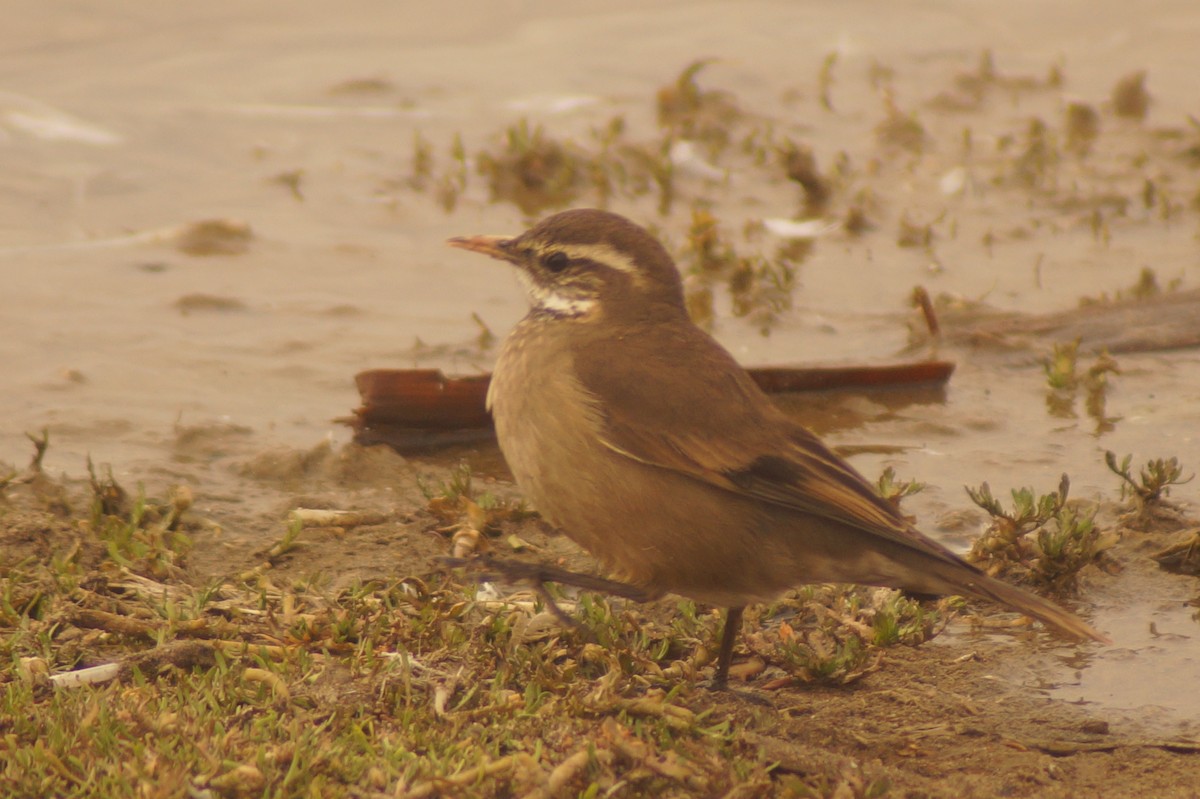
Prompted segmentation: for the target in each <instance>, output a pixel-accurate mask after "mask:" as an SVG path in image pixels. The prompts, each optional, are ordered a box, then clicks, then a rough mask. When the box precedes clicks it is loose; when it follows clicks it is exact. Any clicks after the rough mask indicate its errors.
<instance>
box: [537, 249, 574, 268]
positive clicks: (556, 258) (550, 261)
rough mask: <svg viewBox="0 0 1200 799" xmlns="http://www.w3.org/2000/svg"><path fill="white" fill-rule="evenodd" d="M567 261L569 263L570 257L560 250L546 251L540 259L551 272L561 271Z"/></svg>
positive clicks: (565, 266)
mask: <svg viewBox="0 0 1200 799" xmlns="http://www.w3.org/2000/svg"><path fill="white" fill-rule="evenodd" d="M569 263H571V259H570V258H568V257H567V254H566V253H565V252H562V251H561V250H558V251H556V252H552V253H548V254H547V255H546V257H545V258H543V259H542V264H543V265H544V266H545V267H546V268H547V269H549V270H550V271H551V272H561V271H562V270H564V269H566V268H567V264H569Z"/></svg>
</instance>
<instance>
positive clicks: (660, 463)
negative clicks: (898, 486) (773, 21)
mask: <svg viewBox="0 0 1200 799" xmlns="http://www.w3.org/2000/svg"><path fill="white" fill-rule="evenodd" d="M448 243H449V244H450V245H452V246H454V247H460V248H462V249H465V250H471V251H473V252H480V253H484V254H486V255H490V256H492V257H494V258H499V259H500V260H503V261H508V262H509V263H511V264H514V265H515V266H516V267H517V269H518V274H519V275H520V277H521V278H522V281H523V282H524V284H525V287H526V288H527V290H528V293H529V298H530V301H531V305H532V308H531V309H530V311H529V313H528V315H527V316H525V318H524V319H522V320H521V322H520V323H519V324H518V325H517V326H516V328H515V329H514V330H513V331H512V333H511V334H510V335H509V336H508V339H507V340H506V341H505V342H504V347H503V350H502V351H501V353H500V358H499V360H498V361H497V363H496V367H495V371H494V373H493V376H492V383H491V387H490V390H489V391H488V406H489V407H490V409H491V411H492V415H493V418H494V420H495V425H496V434H497V437H498V438H499V441H500V448H501V450H502V451H503V453H504V457H505V459H506V460H507V461H508V465H509V467H510V468H511V470H512V473H513V476H514V477H515V478H516V481H517V484H518V485H519V486H520V487H521V489H522V490H523V491H524V493H525V494H526V495H527V497H528V498H529V499H530V500H531V501H532V502H533V505H534V507H536V508H537V509H538V510H539V511H540V512H541V513H542V515H543V516H544V517H545V518H546V519H547V520H548V521H549V522H550V523H551V524H553V525H555V526H556V527H558V528H560V529H561V530H562V532H564V533H565V534H566V535H567V536H569V537H570V538H571V539H573V540H574V541H575V542H577V543H578V544H580V545H581V546H582V547H583V548H584V549H586V550H587V551H588V552H590V553H592V555H594V556H595V557H596V558H598V559H599V560H600V561H601V563H602V564H603V565H604V566H605V567H606V568H607V569H608V570H609V572H610V574H611V575H612V576H613V577H614V578H616V579H617V580H620V581H621V582H622V583H625V584H629V585H631V586H633V587H635V588H636V589H640V591H641V592H644V593H645V595H647V596H661V595H663V594H665V593H675V594H680V595H683V596H686V597H689V598H691V599H694V600H697V601H699V602H704V603H708V604H712V605H717V606H721V607H726V608H728V609H729V610H728V613H727V615H726V619H725V628H724V633H723V635H722V641H721V651H720V654H719V656H718V659H717V670H716V675H715V678H714V679H715V682H716V683H717V684H718V685H720V684H723V683H724V681H725V679H726V676H727V674H728V670H729V664H730V660H731V658H732V655H733V645H734V641H735V638H736V636H737V632H738V629H739V627H740V626H741V616H742V610H743V608H744V606H745V605H747V604H748V603H751V602H765V601H770V600H773V599H775V598H777V597H778V596H779V595H780V594H782V593H783V592H785V591H786V590H788V589H789V588H792V587H795V586H796V585H798V584H800V583H807V582H846V583H860V584H864V585H877V586H887V587H892V588H902V589H905V590H908V591H913V592H917V593H922V594H963V595H967V596H972V597H977V598H982V599H989V600H992V601H995V602H999V603H1001V604H1004V605H1008V606H1009V607H1011V608H1014V609H1016V610H1019V611H1021V612H1022V613H1026V614H1028V615H1030V616H1033V617H1034V618H1036V619H1040V620H1041V621H1042V622H1044V623H1046V624H1047V625H1049V626H1051V627H1053V628H1055V629H1057V630H1059V631H1060V632H1062V633H1065V634H1067V635H1069V636H1071V637H1074V638H1091V639H1094V640H1096V641H1107V639H1106V638H1105V637H1104V636H1103V635H1101V634H1100V633H1099V632H1097V631H1096V630H1094V629H1092V628H1091V627H1090V626H1088V625H1087V624H1085V623H1084V622H1083V621H1081V620H1080V619H1078V618H1077V617H1075V616H1074V615H1072V614H1070V613H1068V612H1067V611H1065V610H1063V609H1062V608H1060V607H1058V606H1057V605H1055V604H1053V603H1052V602H1049V601H1047V600H1045V599H1042V598H1041V597H1038V596H1035V595H1034V594H1031V593H1028V592H1026V591H1023V590H1021V589H1019V588H1015V587H1013V586H1011V585H1008V584H1006V583H1003V582H1000V581H998V580H995V579H993V578H991V577H989V576H987V575H986V574H984V573H983V572H982V571H980V570H979V569H978V568H976V567H975V566H973V565H971V564H970V563H968V562H966V561H965V560H963V559H962V558H961V557H959V556H958V555H956V554H955V553H953V552H951V551H950V550H949V549H947V548H946V547H944V546H942V545H941V544H939V543H937V542H935V541H933V540H931V539H929V538H927V537H926V536H924V535H923V534H921V533H920V532H919V531H918V530H917V529H916V528H915V527H913V525H912V524H911V523H909V522H908V521H907V520H906V519H905V518H904V517H903V516H902V515H900V513H899V512H898V510H897V509H896V508H895V507H894V506H893V505H892V504H891V503H890V502H887V501H886V500H884V499H882V498H880V497H879V495H878V494H877V493H876V492H875V490H874V488H873V487H872V485H871V484H870V483H869V482H868V481H867V480H866V479H865V478H864V477H863V476H862V475H860V474H859V473H858V472H857V471H855V469H854V467H852V466H851V465H850V464H848V463H847V462H846V461H845V460H843V459H842V458H840V457H838V456H837V455H835V454H834V453H833V452H831V451H830V450H829V448H828V447H826V446H825V445H824V444H822V443H821V441H820V440H819V439H818V438H817V437H816V436H815V435H813V434H812V433H810V432H809V431H808V430H807V429H806V428H804V427H803V426H801V425H800V424H798V423H796V422H794V421H792V420H791V419H789V418H788V417H787V416H785V415H784V414H783V413H782V412H781V411H780V410H779V409H778V408H777V407H776V406H775V405H774V404H773V403H772V402H771V400H770V399H768V398H767V396H766V395H765V394H763V392H762V391H761V390H760V389H759V388H758V386H757V385H755V383H754V382H753V381H752V380H751V379H750V377H749V376H748V375H747V374H746V372H745V371H743V370H742V368H741V367H740V366H739V365H738V364H737V362H736V361H734V359H733V357H732V356H731V355H730V354H729V353H728V352H726V351H725V349H724V348H722V347H721V345H719V344H718V343H717V342H716V341H714V340H713V339H712V338H711V337H710V336H709V335H708V334H707V333H705V332H704V331H702V330H701V329H700V328H698V327H696V325H694V324H693V323H692V322H691V320H690V319H689V318H688V315H687V311H686V310H685V308H684V300H683V286H682V283H681V280H680V277H679V272H678V270H677V269H676V268H675V264H674V263H673V262H672V260H671V256H670V255H668V254H667V251H666V249H664V248H663V246H662V245H661V244H660V243H659V242H658V241H657V240H655V238H654V237H653V236H651V235H650V234H649V233H647V232H646V231H645V230H643V229H642V228H641V227H638V226H637V225H635V224H634V223H632V222H630V221H629V220H627V219H625V218H624V217H621V216H617V215H616V214H612V213H608V212H606V211H599V210H592V209H579V210H573V211H566V212H563V213H559V214H555V215H554V216H551V217H549V218H547V219H545V220H543V221H542V222H540V223H539V224H537V225H536V226H535V227H533V228H531V229H529V230H527V231H526V232H525V233H522V234H521V235H519V236H516V237H513V238H505V237H500V236H470V237H464V238H453V239H450V240H449V242H448Z"/></svg>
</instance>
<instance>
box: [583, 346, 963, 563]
mask: <svg viewBox="0 0 1200 799" xmlns="http://www.w3.org/2000/svg"><path fill="white" fill-rule="evenodd" d="M660 351H661V350H660ZM666 351H670V348H666ZM676 351H678V350H676ZM651 358H652V359H654V358H655V356H653V355H652V356H651ZM605 360H607V363H605ZM616 360H617V359H604V360H598V359H590V358H589V359H582V361H581V362H577V366H578V365H581V363H587V362H591V363H602V364H604V365H603V369H600V368H595V367H593V368H592V369H590V370H589V369H587V368H586V367H584V368H579V369H577V372H578V377H579V379H580V382H581V383H582V384H583V386H584V388H586V389H587V390H588V391H589V392H591V393H592V394H593V395H594V397H595V403H596V411H597V416H598V417H599V424H600V429H599V434H600V437H601V440H602V441H603V443H604V445H605V446H607V447H608V448H609V449H611V450H612V451H614V452H616V453H619V454H621V455H623V456H625V457H628V458H632V459H633V460H636V461H639V462H641V463H645V464H649V465H652V466H657V467H659V468H663V469H670V470H673V471H676V472H681V473H683V474H686V475H688V476H690V477H693V478H695V479H698V480H702V481H704V482H707V483H710V484H712V485H714V486H717V487H720V488H723V489H725V490H727V491H731V492H734V493H739V494H742V495H744V496H748V497H753V498H755V499H758V500H761V501H763V502H767V503H771V504H774V505H778V506H780V507H786V508H791V509H793V510H796V511H799V512H801V513H809V514H813V515H816V516H821V517H825V518H829V519H833V520H836V521H839V522H842V523H844V524H847V525H849V526H851V527H855V528H858V529H860V530H864V531H867V532H869V533H872V534H874V535H878V536H881V537H883V538H888V539H891V540H894V541H896V542H898V543H902V544H905V545H906V546H910V547H913V548H915V549H919V550H921V551H924V552H927V553H928V554H931V555H936V556H938V557H939V558H945V557H950V558H952V559H954V560H955V561H957V560H958V559H957V558H956V557H954V556H953V555H952V554H951V553H950V551H949V550H947V549H945V548H944V547H942V546H941V545H940V544H937V543H936V542H933V541H931V540H930V539H928V538H926V537H925V536H923V535H921V534H920V533H919V532H917V531H916V530H915V529H913V527H912V525H911V524H910V523H909V522H908V521H907V520H905V519H904V517H903V516H901V515H900V513H899V511H898V510H897V509H896V508H895V506H893V505H892V504H891V503H890V502H888V501H886V500H884V499H882V498H881V497H880V496H879V495H878V494H877V493H876V492H875V489H874V487H873V486H872V485H871V484H870V483H868V482H867V480H866V478H864V477H863V476H862V475H860V474H859V473H858V472H857V471H855V469H854V467H852V466H851V465H850V464H849V463H847V462H846V461H845V460H844V459H842V458H841V457H839V456H838V455H836V454H834V453H833V452H831V451H830V450H829V448H828V447H826V446H825V445H824V444H822V443H821V441H820V439H818V438H817V437H816V436H815V435H813V434H812V433H810V432H809V431H808V430H806V429H805V428H804V427H802V426H801V425H799V424H797V423H795V422H793V421H791V420H790V419H788V418H787V417H786V416H785V415H784V414H783V413H782V412H781V411H779V410H778V408H776V407H775V405H774V404H773V403H772V402H771V400H770V399H768V398H767V396H766V395H765V394H763V393H762V391H761V390H760V389H759V388H758V386H757V385H755V383H754V381H753V380H751V379H750V377H749V376H748V375H747V374H746V373H745V371H743V370H742V369H741V367H740V366H738V365H737V363H736V362H735V361H734V360H733V358H732V356H729V355H728V353H726V352H725V351H724V350H723V349H721V348H720V347H719V346H717V345H716V344H715V343H713V344H712V347H711V348H704V349H703V350H701V351H700V352H696V350H695V349H693V350H692V351H691V352H689V355H688V356H687V358H686V362H682V363H681V362H679V361H670V362H668V361H666V360H661V359H655V362H654V363H652V364H646V363H642V364H640V368H634V369H630V370H629V371H628V373H625V372H624V371H622V372H621V373H614V371H613V370H614V369H621V370H624V369H628V368H629V367H625V366H621V365H617V364H615V363H614V361H616ZM626 363H627V362H626ZM647 366H650V367H652V368H649V369H648V368H647ZM680 370H684V371H680ZM647 375H653V379H651V380H647ZM664 378H665V379H664ZM667 387H675V388H676V389H679V390H678V391H674V392H672V393H670V394H668V393H666V392H664V390H663V389H664V388H667ZM681 387H682V388H681ZM717 397H719V398H720V399H719V400H717V399H715V398H717Z"/></svg>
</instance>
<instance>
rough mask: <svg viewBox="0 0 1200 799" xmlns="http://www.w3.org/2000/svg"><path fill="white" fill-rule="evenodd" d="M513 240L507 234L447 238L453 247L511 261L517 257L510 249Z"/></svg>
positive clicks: (447, 241)
mask: <svg viewBox="0 0 1200 799" xmlns="http://www.w3.org/2000/svg"><path fill="white" fill-rule="evenodd" d="M512 241H513V240H512V239H510V238H508V237H506V236H455V237H454V238H452V239H446V243H447V244H449V245H450V246H451V247H458V248H459V249H460V250H470V251H471V252H479V253H483V254H484V255H490V256H492V257H493V258H499V259H500V260H502V261H510V262H511V261H513V260H514V257H515V255H514V253H513V251H512V250H511V249H509V245H510V244H512Z"/></svg>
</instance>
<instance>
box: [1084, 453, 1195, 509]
mask: <svg viewBox="0 0 1200 799" xmlns="http://www.w3.org/2000/svg"><path fill="white" fill-rule="evenodd" d="M1132 462H1133V456H1132V455H1126V456H1125V457H1124V458H1122V459H1121V462H1120V463H1119V464H1118V463H1117V456H1116V453H1114V452H1111V451H1107V450H1106V451H1105V453H1104V463H1105V464H1106V465H1107V466H1108V468H1109V469H1110V470H1111V471H1112V473H1113V474H1115V475H1117V476H1118V477H1120V478H1121V481H1122V482H1121V498H1122V499H1124V498H1125V497H1127V496H1132V497H1134V498H1135V500H1136V501H1137V502H1138V504H1139V505H1140V506H1142V507H1144V506H1146V505H1151V504H1153V503H1155V502H1158V501H1160V500H1161V499H1162V498H1163V497H1164V496H1167V495H1170V493H1171V486H1173V485H1184V484H1185V483H1190V482H1191V481H1192V479H1193V478H1194V477H1195V476H1196V475H1195V474H1191V475H1188V476H1187V478H1183V476H1182V475H1183V465H1182V464H1181V463H1180V462H1179V459H1178V458H1174V457H1172V458H1165V459H1164V458H1155V459H1154V460H1152V461H1147V463H1146V465H1145V466H1143V467H1142V469H1141V474H1140V475H1139V478H1138V479H1134V477H1133V472H1132V470H1131V469H1130V464H1131V463H1132Z"/></svg>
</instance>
